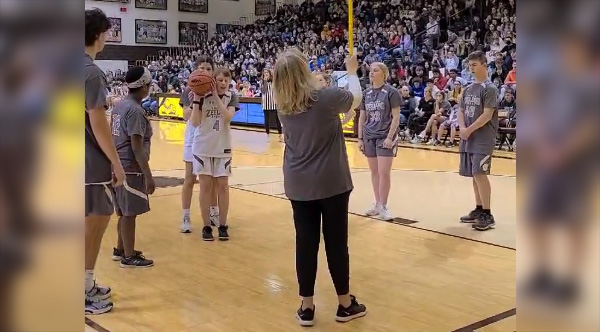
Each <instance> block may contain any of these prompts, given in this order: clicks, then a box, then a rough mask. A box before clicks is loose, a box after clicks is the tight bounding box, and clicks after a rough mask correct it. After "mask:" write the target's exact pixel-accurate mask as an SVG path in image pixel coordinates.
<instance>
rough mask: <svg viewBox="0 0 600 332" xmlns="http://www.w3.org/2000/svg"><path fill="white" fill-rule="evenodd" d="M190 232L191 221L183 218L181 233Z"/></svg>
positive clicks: (188, 218)
mask: <svg viewBox="0 0 600 332" xmlns="http://www.w3.org/2000/svg"><path fill="white" fill-rule="evenodd" d="M191 232H192V219H191V218H190V217H183V219H181V233H186V234H187V233H191Z"/></svg>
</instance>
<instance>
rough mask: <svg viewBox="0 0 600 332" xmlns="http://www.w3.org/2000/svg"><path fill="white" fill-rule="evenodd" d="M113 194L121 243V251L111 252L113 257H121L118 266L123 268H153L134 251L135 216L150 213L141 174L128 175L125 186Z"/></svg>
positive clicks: (150, 262) (149, 261)
mask: <svg viewBox="0 0 600 332" xmlns="http://www.w3.org/2000/svg"><path fill="white" fill-rule="evenodd" d="M114 192H115V207H116V208H115V210H116V212H117V215H118V216H119V231H120V234H121V239H122V242H123V251H121V252H115V251H113V257H115V256H121V260H120V261H121V263H120V266H121V267H123V268H125V267H126V268H137V267H142V268H144V267H151V266H153V265H154V261H152V260H151V259H146V258H145V257H144V256H143V255H142V252H141V251H136V250H135V229H136V219H137V216H139V215H141V214H144V213H146V212H148V211H150V203H149V201H148V195H147V194H146V182H145V179H144V176H143V175H141V174H128V175H127V181H126V182H125V184H124V185H123V186H121V187H118V188H115V190H114ZM117 249H119V248H117Z"/></svg>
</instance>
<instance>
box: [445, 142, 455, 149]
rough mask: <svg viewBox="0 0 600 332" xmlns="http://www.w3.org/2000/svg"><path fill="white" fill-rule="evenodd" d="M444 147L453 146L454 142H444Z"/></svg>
mask: <svg viewBox="0 0 600 332" xmlns="http://www.w3.org/2000/svg"><path fill="white" fill-rule="evenodd" d="M446 147H447V148H453V147H454V142H446Z"/></svg>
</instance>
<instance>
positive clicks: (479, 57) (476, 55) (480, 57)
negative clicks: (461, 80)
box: [467, 51, 487, 64]
mask: <svg viewBox="0 0 600 332" xmlns="http://www.w3.org/2000/svg"><path fill="white" fill-rule="evenodd" d="M467 60H468V61H479V62H481V63H482V64H486V63H487V59H486V58H485V53H483V52H482V51H475V52H473V53H471V54H469V56H468V57H467Z"/></svg>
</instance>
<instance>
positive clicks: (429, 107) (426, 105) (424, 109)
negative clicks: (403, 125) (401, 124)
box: [405, 88, 435, 144]
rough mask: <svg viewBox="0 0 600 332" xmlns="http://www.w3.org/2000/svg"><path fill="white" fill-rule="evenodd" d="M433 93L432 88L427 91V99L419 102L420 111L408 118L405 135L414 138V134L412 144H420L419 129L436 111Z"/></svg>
mask: <svg viewBox="0 0 600 332" xmlns="http://www.w3.org/2000/svg"><path fill="white" fill-rule="evenodd" d="M432 93H433V91H432V90H431V88H426V89H425V97H424V98H421V100H419V111H418V112H415V113H413V114H411V115H410V117H409V118H408V121H407V122H408V123H407V129H406V133H405V135H406V137H412V136H411V134H414V137H413V140H412V143H415V144H416V143H418V138H417V137H416V135H417V132H418V131H419V127H421V126H422V125H424V124H425V123H427V121H428V120H429V118H430V117H431V115H433V112H434V109H435V99H434V98H433V94H432Z"/></svg>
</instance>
